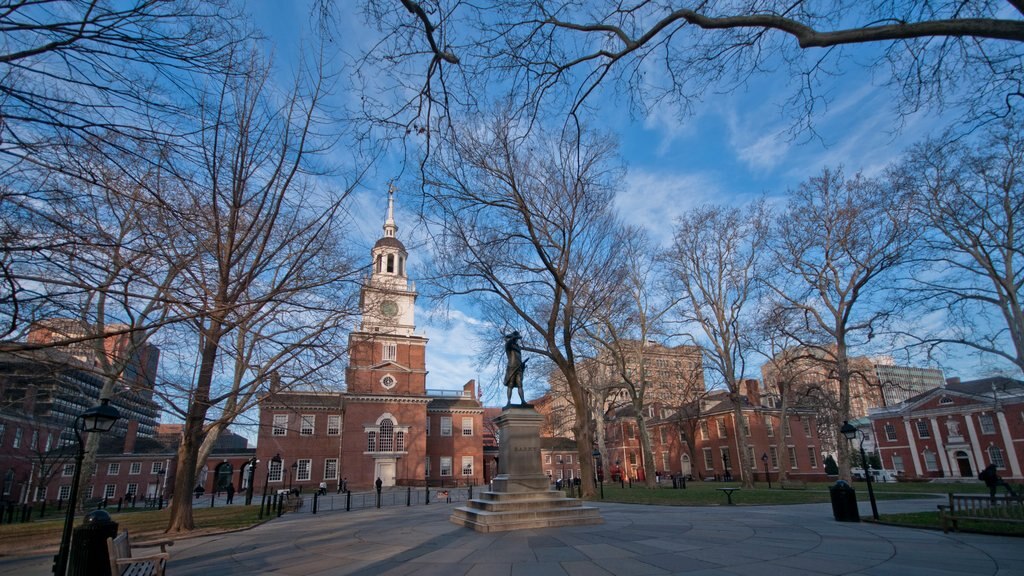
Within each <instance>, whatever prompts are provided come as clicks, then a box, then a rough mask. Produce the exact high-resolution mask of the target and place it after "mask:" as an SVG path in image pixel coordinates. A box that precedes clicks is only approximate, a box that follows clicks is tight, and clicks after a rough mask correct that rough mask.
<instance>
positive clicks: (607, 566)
mask: <svg viewBox="0 0 1024 576" xmlns="http://www.w3.org/2000/svg"><path fill="white" fill-rule="evenodd" d="M936 502H938V500H934V499H926V500H905V501H882V502H879V508H881V509H882V511H883V512H902V511H915V510H934V508H935V503H936ZM597 505H598V506H599V507H600V508H601V515H602V516H603V517H604V520H605V523H604V524H603V525H599V526H582V527H578V528H559V529H544V530H532V531H521V532H504V533H497V534H478V533H476V532H474V531H472V530H470V529H467V528H460V527H458V526H455V525H454V524H451V523H449V522H448V516H449V515H450V513H451V510H452V508H453V507H454V506H455V504H437V503H434V504H431V505H429V506H423V505H420V506H413V507H410V508H406V507H404V506H398V507H388V508H384V509H381V510H361V511H353V512H348V513H346V512H343V511H342V512H329V513H322V514H317V515H312V514H310V513H309V512H308V511H305V512H301V513H298V514H291V515H286V516H284V517H282V518H280V519H275V520H273V521H271V522H269V523H267V524H264V525H262V526H259V527H257V528H254V529H252V530H246V531H243V532H236V533H233V534H222V535H217V536H206V537H200V538H192V539H187V540H180V541H178V542H177V543H176V544H175V545H174V547H173V548H172V549H171V556H172V559H171V564H170V565H169V573H170V574H171V575H172V576H185V575H191V574H195V575H205V574H224V575H226V574H246V575H250V574H253V575H255V574H267V575H282V576H284V575H288V576H292V575H294V576H300V575H302V576H307V575H308V576H319V575H335V574H337V575H367V576H376V575H383V574H387V575H400V574H416V575H431V574H437V575H443V576H459V575H480V576H504V575H510V576H519V575H522V576H548V575H558V576H563V575H580V576H584V575H585V576H605V575H616V576H641V575H648V574H649V575H660V574H688V575H694V576H696V575H705V574H708V575H710V574H727V575H737V574H749V575H756V576H773V575H775V574H815V575H817V574H829V575H834V574H875V575H889V574H891V575H894V576H896V575H899V576H905V575H914V576H917V575H935V576H939V575H953V574H972V575H988V574H999V575H1011V574H1014V575H1021V574H1024V539H1020V538H1009V537H997V536H983V535H977V534H954V533H950V534H943V533H942V532H940V531H931V530H918V529H910V528H898V527H890V526H878V525H874V524H870V523H859V524H858V523H840V522H835V521H834V520H833V519H832V513H831V507H830V505H828V504H810V505H801V506H718V507H701V508H688V507H667V506H634V505H625V504H604V503H598V504H597ZM861 513H862V514H868V513H870V511H869V510H868V509H866V506H864V505H862V507H861ZM49 573H50V557H49V556H46V557H39V556H37V557H32V558H4V559H0V575H14V574H17V575H22V576H32V575H40V576H42V575H45V574H49Z"/></svg>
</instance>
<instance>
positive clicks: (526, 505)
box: [466, 498, 583, 512]
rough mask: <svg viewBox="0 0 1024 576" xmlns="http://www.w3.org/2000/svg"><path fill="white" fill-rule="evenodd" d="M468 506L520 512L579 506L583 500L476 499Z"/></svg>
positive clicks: (477, 508) (493, 510)
mask: <svg viewBox="0 0 1024 576" xmlns="http://www.w3.org/2000/svg"><path fill="white" fill-rule="evenodd" d="M466 504H467V507H468V508H472V509H474V510H484V511H488V512H519V511H524V510H543V509H549V508H550V509H562V508H579V507H580V506H582V505H583V501H582V500H578V499H576V498H544V499H536V500H523V499H517V500H511V501H508V500H484V499H474V500H470V501H468V502H467V503H466Z"/></svg>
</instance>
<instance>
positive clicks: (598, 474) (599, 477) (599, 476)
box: [593, 448, 604, 500]
mask: <svg viewBox="0 0 1024 576" xmlns="http://www.w3.org/2000/svg"><path fill="white" fill-rule="evenodd" d="M593 456H594V469H595V470H594V482H597V484H598V486H600V487H601V500H604V466H601V451H600V450H598V449H597V448H594V453H593Z"/></svg>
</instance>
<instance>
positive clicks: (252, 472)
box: [245, 456, 259, 506]
mask: <svg viewBox="0 0 1024 576" xmlns="http://www.w3.org/2000/svg"><path fill="white" fill-rule="evenodd" d="M258 462H259V460H257V459H256V457H255V456H253V457H252V458H250V459H249V481H248V482H247V483H246V489H245V505H246V506H250V505H251V504H252V481H253V478H255V477H256V464H257V463H258Z"/></svg>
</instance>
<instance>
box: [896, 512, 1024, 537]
mask: <svg viewBox="0 0 1024 576" xmlns="http://www.w3.org/2000/svg"><path fill="white" fill-rule="evenodd" d="M879 518H880V519H881V520H882V522H889V523H892V524H901V525H904V526H916V527H920V528H939V529H941V528H942V523H941V522H940V521H939V513H938V512H915V513H912V514H880V515H879ZM957 526H958V527H959V528H960V531H961V532H981V533H983V534H999V535H1002V536H1024V524H1007V523H1003V522H986V521H984V520H959V521H957Z"/></svg>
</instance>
